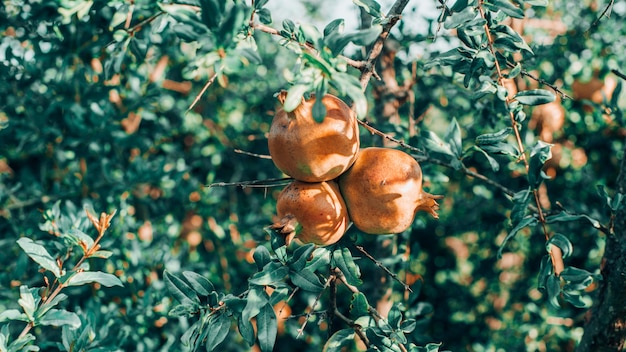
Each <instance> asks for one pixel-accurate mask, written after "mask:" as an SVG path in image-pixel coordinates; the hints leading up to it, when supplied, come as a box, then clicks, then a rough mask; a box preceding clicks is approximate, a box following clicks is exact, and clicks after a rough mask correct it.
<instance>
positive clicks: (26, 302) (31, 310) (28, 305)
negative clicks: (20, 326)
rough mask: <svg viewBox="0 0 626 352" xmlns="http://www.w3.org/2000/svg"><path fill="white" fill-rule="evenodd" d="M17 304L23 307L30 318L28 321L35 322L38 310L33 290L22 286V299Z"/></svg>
mask: <svg viewBox="0 0 626 352" xmlns="http://www.w3.org/2000/svg"><path fill="white" fill-rule="evenodd" d="M17 303H18V304H19V305H20V307H22V309H23V310H24V313H26V316H28V320H29V321H33V320H34V319H35V309H37V303H36V302H35V296H34V293H33V290H31V289H29V288H28V286H26V285H22V286H20V298H19V299H18V300H17Z"/></svg>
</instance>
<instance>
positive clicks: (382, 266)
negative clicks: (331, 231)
mask: <svg viewBox="0 0 626 352" xmlns="http://www.w3.org/2000/svg"><path fill="white" fill-rule="evenodd" d="M354 248H356V249H357V250H358V251H359V252H361V253H363V255H364V256H366V257H367V259H369V260H371V261H372V262H373V263H374V264H376V266H377V267H379V268H381V269H382V270H383V271H384V272H385V273H387V275H389V276H391V277H392V278H393V279H394V280H396V281H397V282H399V283H400V284H401V285H402V286H403V287H404V289H405V290H406V291H409V292H413V290H412V289H411V286H409V285H407V284H406V283H405V282H404V281H402V280H401V279H400V277H398V275H397V274H396V273H393V272H391V270H389V269H388V268H387V267H386V266H384V265H383V263H381V262H380V261H378V260H377V259H376V258H374V257H373V256H372V255H371V254H369V253H367V251H366V250H365V248H363V247H362V246H359V245H354Z"/></svg>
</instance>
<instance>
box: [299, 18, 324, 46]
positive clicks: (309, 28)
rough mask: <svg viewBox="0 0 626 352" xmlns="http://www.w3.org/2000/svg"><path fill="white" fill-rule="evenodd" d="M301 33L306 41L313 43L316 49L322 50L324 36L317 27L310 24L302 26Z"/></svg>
mask: <svg viewBox="0 0 626 352" xmlns="http://www.w3.org/2000/svg"><path fill="white" fill-rule="evenodd" d="M300 33H301V34H302V36H303V37H304V39H305V40H306V41H308V42H310V43H312V44H313V45H314V46H315V48H316V49H318V50H321V49H322V47H323V40H322V38H323V37H322V34H321V33H320V31H319V30H318V29H317V27H315V26H313V25H310V24H306V23H303V24H300Z"/></svg>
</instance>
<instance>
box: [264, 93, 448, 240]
mask: <svg viewBox="0 0 626 352" xmlns="http://www.w3.org/2000/svg"><path fill="white" fill-rule="evenodd" d="M286 97H287V92H285V91H283V92H281V93H279V95H278V100H279V102H280V103H281V106H280V107H279V108H278V110H277V112H276V115H275V116H274V119H273V121H272V125H271V128H270V132H269V135H268V145H269V152H270V155H271V157H272V160H273V161H274V164H275V165H276V167H277V168H278V169H280V170H281V171H282V172H284V173H285V174H287V175H289V176H291V177H292V178H294V179H295V180H294V181H293V182H291V183H290V184H289V185H287V186H286V187H285V188H284V189H283V190H282V191H281V192H280V194H279V195H278V199H277V203H276V212H277V215H278V218H279V221H278V222H277V223H275V224H274V225H273V226H272V227H273V228H274V229H276V230H277V231H279V232H280V233H282V234H284V235H285V236H286V241H287V243H289V242H290V241H291V240H293V239H294V238H298V239H299V240H300V241H302V242H304V243H315V244H318V245H330V244H333V243H336V242H337V241H339V239H341V237H342V236H343V235H344V233H345V232H346V230H347V229H348V226H349V224H350V222H352V223H353V224H354V226H356V227H357V228H358V229H359V230H361V231H363V232H365V233H368V234H393V233H399V232H402V231H404V230H406V229H408V228H409V227H410V226H411V224H412V223H413V219H414V218H415V214H416V213H417V212H418V211H420V210H422V211H426V212H428V213H430V214H431V215H432V216H433V217H434V218H438V215H437V212H436V211H437V210H438V209H439V206H438V204H437V199H440V198H442V196H435V195H432V194H429V193H426V192H424V190H423V189H422V171H421V168H420V166H419V164H418V163H417V161H416V160H415V159H414V158H413V157H411V156H410V155H408V154H407V153H404V152H402V151H400V150H397V149H391V148H375V147H370V148H363V149H360V142H359V130H358V124H357V120H356V116H355V115H354V113H353V111H352V110H351V109H350V107H349V106H348V105H346V103H344V102H343V101H341V100H340V99H339V98H337V97H335V96H333V95H330V94H327V95H325V96H324V97H322V103H323V104H324V106H325V108H326V116H325V118H324V120H323V121H322V122H317V121H315V120H314V119H313V113H312V109H313V104H314V103H315V99H316V97H315V96H311V98H310V99H303V100H302V102H301V103H300V105H299V106H298V107H297V108H296V109H294V110H293V111H291V112H286V111H285V110H284V109H282V104H283V103H284V101H285V99H286Z"/></svg>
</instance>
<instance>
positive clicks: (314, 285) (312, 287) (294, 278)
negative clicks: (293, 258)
mask: <svg viewBox="0 0 626 352" xmlns="http://www.w3.org/2000/svg"><path fill="white" fill-rule="evenodd" d="M289 277H290V278H291V282H293V284H294V285H296V286H298V287H300V288H301V289H303V290H305V291H311V292H320V291H321V290H323V289H324V285H323V284H322V283H321V282H320V279H319V277H318V276H317V275H315V273H314V272H312V271H311V270H308V269H304V270H300V271H294V270H291V271H289Z"/></svg>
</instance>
